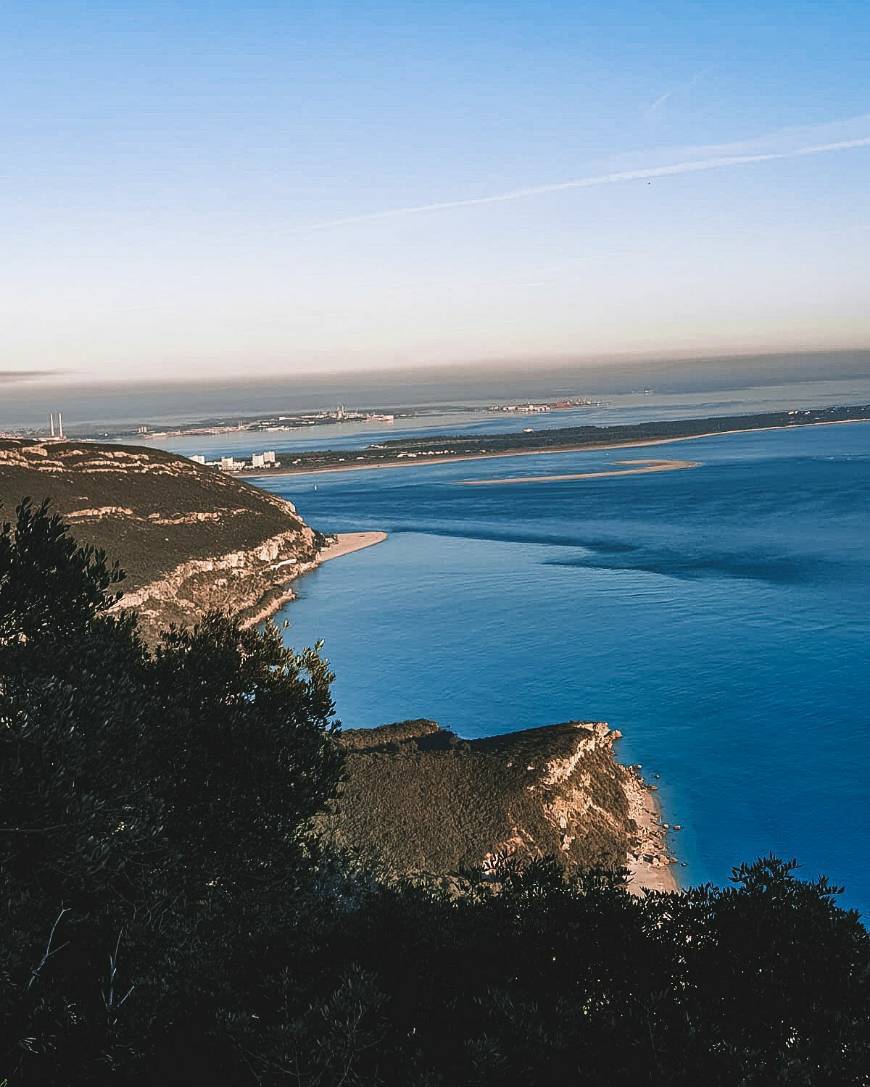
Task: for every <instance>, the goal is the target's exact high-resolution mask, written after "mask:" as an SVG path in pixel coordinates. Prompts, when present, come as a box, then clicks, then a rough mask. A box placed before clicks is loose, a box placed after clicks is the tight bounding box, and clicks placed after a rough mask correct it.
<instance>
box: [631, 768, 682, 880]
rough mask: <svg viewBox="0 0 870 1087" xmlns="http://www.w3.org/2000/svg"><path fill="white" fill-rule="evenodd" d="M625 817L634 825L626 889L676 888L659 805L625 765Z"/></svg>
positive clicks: (673, 865)
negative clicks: (635, 835) (633, 842)
mask: <svg viewBox="0 0 870 1087" xmlns="http://www.w3.org/2000/svg"><path fill="white" fill-rule="evenodd" d="M623 788H624V790H625V795H626V799H627V800H628V811H629V816H630V817H631V818H632V819H633V820H634V822H635V824H636V825H637V840H636V842H635V844H634V846H633V847H632V849H631V850H630V851H629V854H628V859H627V860H626V867H627V868H628V871H629V881H628V889H629V890H630V891H631V893H632V894H642V893H643V892H644V891H677V890H679V884H678V882H677V877H676V874H675V871H674V868H675V865H676V861H675V858H674V856H673V854H672V853H671V851H670V847H669V845H668V841H667V830H666V829H665V828H664V827H663V825H662V811H661V805H660V804H659V801H658V799H657V797H656V795H655V793H654V792H653V787H651V786H650V785H648V784H647V783H646V782H645V781H644V780H643V778H642V777H641V776H640V773H639V772H638V771H637V770H635V769H633V768H632V767H628V768H627V769H626V771H625V777H624V780H623Z"/></svg>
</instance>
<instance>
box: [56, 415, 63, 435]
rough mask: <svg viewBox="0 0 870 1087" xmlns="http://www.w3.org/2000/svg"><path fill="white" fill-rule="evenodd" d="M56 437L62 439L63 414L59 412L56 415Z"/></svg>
mask: <svg viewBox="0 0 870 1087" xmlns="http://www.w3.org/2000/svg"><path fill="white" fill-rule="evenodd" d="M57 436H58V438H62V437H63V414H62V413H61V412H58V413H57Z"/></svg>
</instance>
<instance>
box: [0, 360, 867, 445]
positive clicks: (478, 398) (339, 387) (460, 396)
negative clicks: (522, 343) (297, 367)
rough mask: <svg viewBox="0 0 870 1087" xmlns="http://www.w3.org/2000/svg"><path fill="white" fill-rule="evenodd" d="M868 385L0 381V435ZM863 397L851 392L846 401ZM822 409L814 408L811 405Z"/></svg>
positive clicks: (810, 372) (469, 376) (816, 378)
mask: <svg viewBox="0 0 870 1087" xmlns="http://www.w3.org/2000/svg"><path fill="white" fill-rule="evenodd" d="M868 380H870V348H868V349H866V350H862V351H830V352H807V353H799V354H772V355H742V356H735V357H712V358H668V359H655V360H646V361H643V362H638V361H630V362H629V361H624V362H614V361H613V360H610V361H585V362H577V361H572V360H570V359H566V358H558V359H553V358H550V359H529V360H526V361H518V360H516V359H512V360H509V361H508V360H487V361H478V362H475V363H473V364H472V363H469V364H468V365H467V366H452V367H444V366H441V367H430V368H420V369H414V370H406V371H400V370H379V371H370V372H368V373H353V374H344V373H341V374H339V373H326V374H311V373H301V374H297V375H294V374H293V373H292V372H288V373H287V374H286V375H284V376H281V377H273V376H267V377H263V378H262V379H261V380H259V381H256V380H251V379H247V380H244V381H226V380H216V381H213V382H202V381H200V382H178V383H168V382H159V383H158V382H152V383H145V382H141V383H133V382H129V383H124V384H121V383H117V384H113V385H110V384H101V385H96V384H94V385H81V384H70V383H63V384H60V383H58V381H57V379H56V378H53V379H51V380H46V381H27V382H17V381H16V382H13V383H10V382H8V381H7V382H0V427H6V428H10V427H21V426H40V425H44V424H45V422H46V420H47V417H48V413H49V412H50V411H57V410H61V411H63V413H64V420H65V421H66V423H67V424H68V425H75V424H86V423H88V424H107V425H109V424H114V423H125V422H133V421H139V422H143V423H161V424H164V425H165V424H168V423H172V422H180V421H191V420H196V419H205V418H210V417H220V416H227V415H233V414H239V415H253V414H268V413H271V412H289V411H311V410H318V409H321V408H328V407H334V406H335V405H336V404H339V403H344V404H345V405H347V406H349V407H350V406H355V407H369V408H372V407H412V406H414V407H416V406H426V405H448V404H458V403H469V404H474V403H488V402H491V401H495V400H520V401H521V400H527V399H545V398H550V397H552V398H556V397H560V396H565V397H568V396H580V395H586V396H592V397H596V398H604V397H607V396H613V395H619V394H625V393H631V392H640V391H643V389H644V388H647V387H650V388H652V389H654V390H655V392H656V393H657V394H679V393H703V392H707V391H709V392H716V391H718V392H721V391H727V390H729V389H751V388H754V387H761V386H787V385H790V384H792V383H794V384H797V383H806V382H849V381H857V382H859V383H861V382H865V381H868ZM855 397H857V398H858V399H863V394H862V391H861V389H860V388H858V387H857V386H856V392H855V393H854V394H852V398H855ZM820 402H821V401H820Z"/></svg>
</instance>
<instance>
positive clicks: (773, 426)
mask: <svg viewBox="0 0 870 1087" xmlns="http://www.w3.org/2000/svg"><path fill="white" fill-rule="evenodd" d="M868 420H870V404H857V405H848V406H840V407H832V408H809V409H801V410H793V411H772V412H761V413H756V414H753V415H716V416H710V417H708V418H704V419H662V420H656V421H650V422H643V423H622V424H619V425H614V426H574V427H555V428H552V429H545V428H537V429H535V428H532V427H529V428H527V429H525V430H523V431H519V432H516V431H514V432H510V433H502V434H454V435H443V434H442V435H436V436H434V437H433V436H427V437H419V438H415V437H407V438H401V439H390V440H388V441H382V442H376V443H373V444H372V445H368V446H366V447H365V448H363V449H358V450H357V449H313V450H304V451H302V450H300V451H298V452H289V453H288V452H283V453H281V454H280V456H277V457H276V460H275V464H274V467H272V468H271V469H269V474H275V473H276V472H284V473H297V472H299V473H302V472H323V471H341V472H345V471H350V470H354V469H364V468H399V467H409V466H411V465H420V464H432V463H444V462H449V461H460V460H476V459H483V458H488V457H510V456H534V455H538V454H542V453H570V452H582V451H587V450H595V449H619V448H622V447H631V446H647V445H659V444H664V443H667V442H675V441H688V440H690V439H693V438H706V437H714V436H716V435H723V434H737V433H743V432H745V431H751V430H782V429H787V428H792V427H803V426H819V425H822V424H830V423H852V422H867V421H868ZM235 467H236V468H237V469H238V470H239V472H240V474H245V475H256V476H262V475H263V472H262V471H257V470H253V469H250V470H249V469H246V468H245V467H244V466H243V465H242V464H241V463H238V464H237V465H236V466H235Z"/></svg>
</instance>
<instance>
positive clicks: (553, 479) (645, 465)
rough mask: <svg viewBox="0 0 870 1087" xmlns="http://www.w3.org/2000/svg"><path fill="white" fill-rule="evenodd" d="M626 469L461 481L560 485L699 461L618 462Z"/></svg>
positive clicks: (675, 468)
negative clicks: (564, 482)
mask: <svg viewBox="0 0 870 1087" xmlns="http://www.w3.org/2000/svg"><path fill="white" fill-rule="evenodd" d="M616 463H617V464H626V465H633V466H634V467H628V468H606V469H603V470H602V471H600V472H571V473H569V474H567V475H560V476H511V477H510V478H509V479H463V480H460V482H461V483H462V485H463V486H465V487H491V486H498V485H499V484H504V483H561V482H563V481H566V480H571V479H606V478H607V477H609V476H643V475H647V474H648V473H649V472H677V471H680V470H681V469H683V468H700V466H701V461H699V460H620V461H617V462H616Z"/></svg>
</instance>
